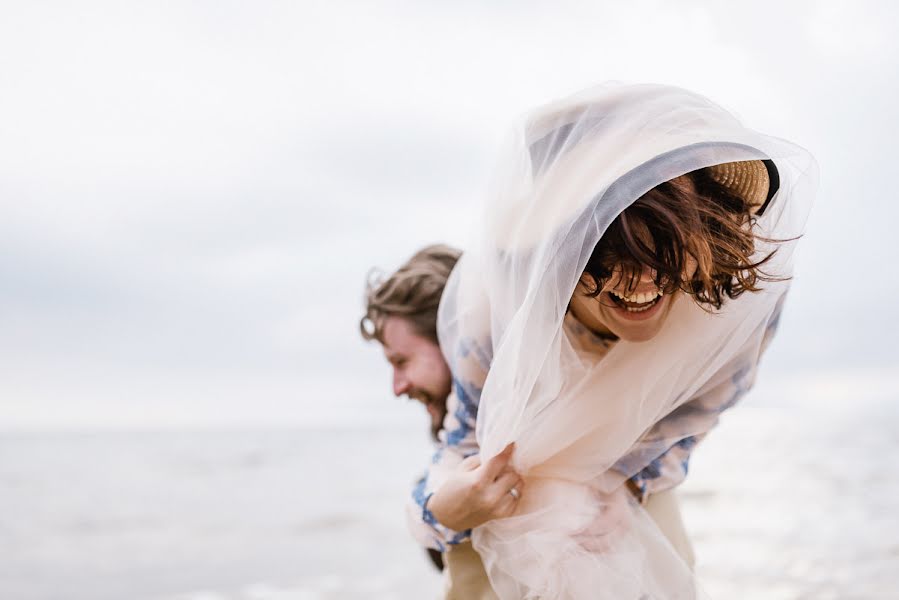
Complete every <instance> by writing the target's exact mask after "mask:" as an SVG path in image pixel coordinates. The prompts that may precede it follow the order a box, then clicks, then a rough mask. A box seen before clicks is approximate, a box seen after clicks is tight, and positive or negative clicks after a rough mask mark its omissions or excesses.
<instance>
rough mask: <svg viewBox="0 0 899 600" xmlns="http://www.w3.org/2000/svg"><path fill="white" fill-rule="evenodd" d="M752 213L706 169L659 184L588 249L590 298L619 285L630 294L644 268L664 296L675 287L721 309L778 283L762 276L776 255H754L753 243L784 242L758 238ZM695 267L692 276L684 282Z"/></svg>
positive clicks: (587, 271)
mask: <svg viewBox="0 0 899 600" xmlns="http://www.w3.org/2000/svg"><path fill="white" fill-rule="evenodd" d="M751 209H752V207H751V206H750V205H749V204H748V203H747V202H746V201H745V200H744V199H743V198H742V197H740V196H738V195H736V194H734V193H733V192H731V191H730V190H729V189H728V188H726V187H725V186H723V185H721V184H720V183H718V182H716V181H715V180H714V179H712V177H711V175H710V174H709V173H708V171H706V170H705V169H699V170H698V171H693V172H691V173H688V174H687V175H684V176H681V177H678V178H675V179H672V180H671V181H666V182H664V183H662V184H659V185H658V186H656V187H654V188H653V189H651V190H650V191H648V192H647V193H646V194H644V195H643V196H641V197H640V198H638V199H637V200H636V201H635V202H634V203H633V204H632V205H631V206H629V207H628V208H627V209H626V210H625V211H624V212H623V213H621V214H620V215H619V216H618V217H617V218H616V219H615V220H614V221H613V222H612V224H611V225H610V226H609V228H608V229H607V230H606V232H605V233H604V234H603V236H602V239H600V240H599V243H598V244H597V245H596V247H595V248H594V249H593V253H592V254H591V256H590V258H589V260H588V261H587V266H586V268H585V270H584V274H585V275H590V276H591V277H592V279H593V281H592V282H590V280H589V278H584V279H585V280H586V283H587V284H588V293H589V294H590V295H593V296H598V295H599V293H600V292H601V291H602V289H603V287H604V286H605V285H606V284H608V283H612V284H613V285H618V283H619V281H624V282H625V283H626V286H627V288H628V289H630V290H632V289H634V288H636V286H637V283H638V282H639V280H640V277H641V274H642V273H643V271H644V269H645V268H646V267H648V268H649V269H652V270H653V271H654V279H655V282H656V284H657V285H658V286H659V287H660V288H661V289H662V290H664V291H665V293H672V292H674V291H675V290H678V289H680V290H682V291H684V292H685V293H687V294H690V295H691V296H693V298H694V300H695V301H696V302H697V303H699V304H700V305H703V304H704V305H707V306H709V307H714V308H715V309H719V308H721V306H722V304H723V302H724V299H725V298H736V297H738V296H739V295H740V294H742V293H743V292H747V291H748V292H755V291H758V290H760V289H761V288H760V286H759V284H760V282H764V281H781V280H783V279H784V278H782V277H777V276H775V275H772V274H768V273H765V272H764V271H763V270H762V267H763V266H764V265H765V264H766V263H767V262H768V261H769V260H770V259H771V258H772V257H773V256H774V254H775V253H776V252H777V250H776V249H775V250H772V251H771V252H769V253H768V254H766V255H764V256H762V257H760V258H759V257H753V255H754V254H755V250H756V241H759V240H760V241H764V242H773V243H779V242H783V241H787V240H771V239H768V238H763V237H759V236H758V235H757V234H756V233H755V232H754V225H755V221H756V215H755V214H754V213H753V212H752V210H751ZM693 262H695V264H696V271H695V273H694V275H693V276H692V277H689V278H685V274H686V272H687V271H688V265H689V264H690V263H693Z"/></svg>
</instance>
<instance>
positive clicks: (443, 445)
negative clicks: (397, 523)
mask: <svg viewBox="0 0 899 600" xmlns="http://www.w3.org/2000/svg"><path fill="white" fill-rule="evenodd" d="M473 391H476V392H477V398H478V399H479V397H480V390H472V389H471V387H470V386H469V389H468V390H466V387H465V386H463V385H462V384H460V383H458V382H456V381H454V382H453V392H452V393H451V394H450V395H449V397H448V398H447V399H446V409H447V412H446V417H445V418H444V420H443V429H442V430H441V431H440V436H439V437H440V440H439V442H438V445H437V449H436V451H435V452H434V455H433V456H432V457H431V462H430V464H429V466H428V470H427V472H426V473H425V476H424V477H423V478H422V479H421V480H419V482H418V483H417V484H416V485H415V487H414V489H413V490H412V494H411V495H410V497H409V501H408V503H407V507H406V516H407V521H408V524H409V529H410V531H411V532H412V535H413V536H414V537H415V539H416V540H417V541H418V542H419V543H420V544H422V545H423V546H426V547H428V548H434V549H437V550H440V551H441V552H442V551H445V550H446V546H447V545H452V544H458V543H460V542H462V541H465V540H467V539H468V538H469V537H470V535H471V531H470V530H463V531H455V530H453V529H450V528H448V527H445V526H444V525H442V524H441V523H440V522H439V521H438V520H437V519H436V518H435V517H434V514H433V513H432V512H431V510H430V509H429V507H428V502H429V500H430V499H431V496H433V495H434V492H435V491H436V490H437V489H438V488H439V487H440V486H441V485H443V483H444V482H445V481H446V480H447V478H448V477H449V476H450V475H451V474H452V473H453V472H455V471H456V470H457V469H459V468H460V466H461V464H462V462H463V461H464V460H465V459H466V458H468V457H470V456H476V455H477V453H478V443H477V438H476V437H475V424H476V422H477V415H478V413H477V401H476V400H475V396H474V395H473V394H472V392H473Z"/></svg>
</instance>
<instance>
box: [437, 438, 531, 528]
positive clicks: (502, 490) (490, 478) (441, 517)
mask: <svg viewBox="0 0 899 600" xmlns="http://www.w3.org/2000/svg"><path fill="white" fill-rule="evenodd" d="M514 448H515V444H514V442H513V443H511V444H509V445H508V446H506V447H505V449H503V451H502V452H500V453H499V454H497V455H496V456H494V457H493V458H491V459H490V460H488V461H487V462H486V463H484V464H481V461H480V459H479V458H478V457H477V456H470V457H468V458H466V459H465V460H464V461H462V463H461V464H460V465H459V466H458V467H457V468H456V470H455V471H454V472H453V473H452V474H451V475H450V476H449V477H448V478H447V480H446V481H445V482H444V483H443V485H442V486H440V489H438V490H437V491H436V492H435V493H434V495H432V496H431V498H430V499H429V500H428V504H427V507H428V510H430V511H431V514H433V515H434V518H436V519H437V520H438V521H439V522H440V523H441V524H442V525H444V526H445V527H449V528H450V529H452V530H454V531H464V530H466V529H471V528H474V527H477V526H478V525H483V524H484V523H486V522H487V521H491V520H493V519H499V518H502V517H508V516H510V515H511V514H512V513H513V512H515V508H516V507H517V506H518V502H519V500H520V498H521V493H522V487H523V485H524V483H523V482H522V480H521V476H519V475H518V473H516V472H515V470H514V469H512V467H511V466H509V460H511V458H512V451H513V450H514ZM513 489H514V490H515V491H514V492H513V491H512V490H513Z"/></svg>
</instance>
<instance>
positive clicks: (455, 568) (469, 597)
mask: <svg viewBox="0 0 899 600" xmlns="http://www.w3.org/2000/svg"><path fill="white" fill-rule="evenodd" d="M643 508H645V509H646V512H647V513H648V514H649V516H650V517H652V520H653V521H655V523H656V525H658V527H659V529H661V530H662V533H664V534H665V537H667V538H668V541H669V542H671V545H672V546H674V549H675V550H676V551H677V553H678V555H679V556H680V557H681V558H682V559H683V560H684V562H685V563H687V564H688V565H689V566H690V568H691V569H692V568H693V566H694V564H695V562H696V560H695V557H694V555H693V545H692V544H690V539H689V538H688V537H687V532H686V530H685V529H684V522H683V520H682V519H681V516H680V508H679V507H678V504H677V495H676V494H675V492H674V490H668V491H665V492H660V493H658V494H653V495H651V496H650V497H649V499H648V500H647V502H646V505H645V506H644V507H643ZM443 562H444V564H445V566H446V570H445V571H444V581H445V592H446V594H445V596H444V598H446V600H498V599H497V596H496V594H495V593H494V592H493V588H491V587H490V581H488V580H487V572H486V571H485V570H484V565H483V563H481V557H480V556H479V555H478V553H477V552H475V550H474V548H472V547H471V543H464V544H458V545H456V546H452V547H451V549H450V550H449V551H448V552H446V554H444V555H443Z"/></svg>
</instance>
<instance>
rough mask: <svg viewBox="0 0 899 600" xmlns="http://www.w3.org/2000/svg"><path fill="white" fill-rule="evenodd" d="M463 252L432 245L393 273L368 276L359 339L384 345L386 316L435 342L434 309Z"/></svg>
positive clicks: (435, 320)
mask: <svg viewBox="0 0 899 600" xmlns="http://www.w3.org/2000/svg"><path fill="white" fill-rule="evenodd" d="M461 254H462V252H461V251H460V250H457V249H455V248H452V247H450V246H446V245H443V244H435V245H433V246H427V247H425V248H422V249H421V250H419V251H418V252H416V253H415V254H414V255H413V256H412V258H410V259H409V260H407V261H406V262H405V264H403V265H402V266H401V267H400V268H399V269H397V270H396V272H395V273H393V274H392V275H390V276H389V277H386V278H385V277H383V274H382V273H380V272H378V271H373V272H372V273H370V274H369V277H368V282H367V283H366V286H365V316H363V317H362V320H361V321H360V322H359V328H360V330H361V331H362V337H363V338H365V339H366V340H378V341H379V342H381V343H384V339H383V337H382V336H383V333H384V331H383V328H384V321H385V319H386V318H387V317H391V316H396V317H403V318H404V319H406V320H407V321H409V323H411V324H412V328H413V330H414V331H415V333H417V334H418V335H421V336H422V337H425V338H427V339H429V340H431V341H432V342H434V343H435V344H436V343H438V342H437V307H438V306H439V305H440V297H441V296H442V295H443V288H444V287H446V280H447V279H448V278H449V275H450V273H451V272H452V270H453V267H455V266H456V261H458V260H459V256H461Z"/></svg>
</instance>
